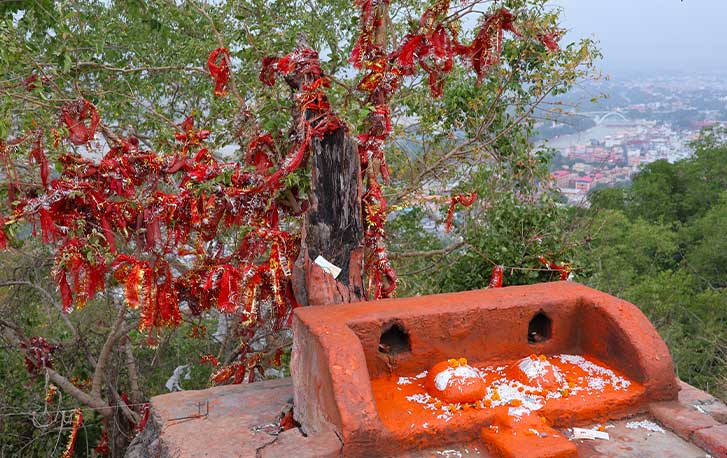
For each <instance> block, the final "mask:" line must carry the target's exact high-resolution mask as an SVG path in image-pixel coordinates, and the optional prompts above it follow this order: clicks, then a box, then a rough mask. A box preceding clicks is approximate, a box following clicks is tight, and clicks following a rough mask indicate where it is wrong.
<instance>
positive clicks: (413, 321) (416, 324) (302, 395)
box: [291, 282, 677, 458]
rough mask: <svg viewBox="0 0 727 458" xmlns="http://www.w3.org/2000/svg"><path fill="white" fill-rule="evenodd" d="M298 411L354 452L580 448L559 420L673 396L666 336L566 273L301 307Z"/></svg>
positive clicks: (560, 453)
mask: <svg viewBox="0 0 727 458" xmlns="http://www.w3.org/2000/svg"><path fill="white" fill-rule="evenodd" d="M291 369H292V371H293V383H294V395H295V406H296V410H295V412H296V417H297V420H298V421H299V422H300V423H301V424H302V425H303V428H304V429H306V430H307V431H309V432H311V433H315V432H318V431H323V430H330V429H333V430H334V431H335V432H336V434H338V435H339V437H341V438H342V442H343V444H344V449H343V454H344V456H346V457H366V456H389V455H395V454H397V453H400V452H401V451H403V450H412V449H427V448H430V447H435V446H441V445H446V444H454V443H479V444H481V445H482V446H483V447H487V448H488V449H490V451H491V452H492V453H494V454H496V455H499V456H503V457H524V458H527V457H543V458H545V457H575V456H578V455H577V450H576V447H575V445H574V443H573V442H571V441H570V440H568V439H567V438H566V437H565V436H564V435H563V434H562V433H561V432H559V430H558V429H556V428H563V427H570V426H578V425H585V424H593V423H598V422H605V421H606V420H610V419H617V418H622V417H625V416H629V415H632V414H635V413H638V412H640V411H643V410H645V409H646V408H647V407H648V404H649V403H650V402H652V401H657V400H668V399H674V398H675V397H676V393H677V382H676V379H675V376H674V370H673V364H672V360H671V357H670V355H669V352H668V350H667V348H666V346H665V345H664V342H663V341H662V340H661V339H660V338H659V336H658V335H657V333H656V331H655V330H654V329H653V327H652V326H651V324H650V323H649V321H648V320H647V319H646V317H645V316H644V315H643V314H642V313H641V312H640V311H639V310H638V309H637V308H636V307H635V306H633V305H632V304H629V303H627V302H624V301H621V300H619V299H616V298H614V297H612V296H609V295H606V294H604V293H601V292H598V291H595V290H593V289H590V288H587V287H585V286H582V285H578V284H574V283H568V282H557V283H547V284H539V285H532V286H523V287H509V288H500V289H491V290H482V291H469V292H464V293H456V294H443V295H436V296H425V297H416V298H407V299H392V300H385V301H378V302H374V303H359V304H350V305H339V306H334V307H330V306H329V307H306V308H301V309H298V310H297V311H296V317H295V321H294V346H293V358H292V362H291Z"/></svg>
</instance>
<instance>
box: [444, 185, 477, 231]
mask: <svg viewBox="0 0 727 458" xmlns="http://www.w3.org/2000/svg"><path fill="white" fill-rule="evenodd" d="M475 200H477V193H476V192H473V193H470V194H455V195H453V196H452V200H451V201H450V203H449V210H447V219H446V220H445V221H444V232H449V231H451V230H452V218H453V217H454V210H455V207H456V206H457V204H460V205H462V206H463V207H471V206H472V204H474V203H475Z"/></svg>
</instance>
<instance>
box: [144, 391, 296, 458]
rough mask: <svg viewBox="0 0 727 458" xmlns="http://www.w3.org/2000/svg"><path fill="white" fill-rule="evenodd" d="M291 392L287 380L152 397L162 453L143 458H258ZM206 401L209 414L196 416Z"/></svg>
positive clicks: (270, 437) (152, 406) (272, 438)
mask: <svg viewBox="0 0 727 458" xmlns="http://www.w3.org/2000/svg"><path fill="white" fill-rule="evenodd" d="M292 392H293V388H292V385H291V382H290V379H282V380H273V381H266V382H260V383H253V384H250V385H230V386H223V387H216V388H210V389H207V390H196V391H179V392H176V393H169V394H164V395H161V396H156V397H154V398H152V400H151V408H152V412H153V418H152V420H153V422H154V428H155V430H156V431H157V434H158V438H157V442H158V448H159V449H160V453H159V455H151V453H153V451H151V450H149V454H148V455H141V457H146V456H149V457H150V458H151V456H154V458H157V456H158V457H159V458H167V457H169V458H171V457H174V458H185V457H187V458H192V457H195V458H201V457H210V458H257V456H258V453H257V452H258V450H261V449H263V448H265V447H266V446H267V445H269V444H271V443H273V442H275V441H276V439H277V436H275V435H273V434H271V433H272V432H276V427H275V425H276V424H277V421H278V418H279V416H280V414H281V411H282V409H283V408H284V407H285V406H286V405H287V404H288V403H289V402H290V401H291V399H292ZM208 402H209V412H208V414H207V415H206V416H199V417H195V416H196V415H197V413H198V405H200V403H201V405H203V407H202V408H201V411H202V413H203V414H204V412H205V410H206V405H207V403H208ZM182 417H192V418H186V419H178V418H182Z"/></svg>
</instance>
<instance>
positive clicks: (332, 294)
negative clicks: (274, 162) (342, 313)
mask: <svg viewBox="0 0 727 458" xmlns="http://www.w3.org/2000/svg"><path fill="white" fill-rule="evenodd" d="M318 256H322V257H323V258H325V259H326V260H327V261H328V262H330V263H332V264H334V265H335V266H337V267H339V268H340V269H341V272H340V274H339V275H338V276H337V277H336V278H334V277H333V275H331V274H330V273H328V272H326V271H324V270H323V269H322V268H321V267H320V266H319V265H318V264H316V263H315V262H314V261H315V260H316V258H318ZM363 257H364V225H363V216H362V212H361V169H360V162H359V158H358V151H357V148H356V144H355V143H354V142H353V140H351V139H350V138H349V137H347V136H346V133H345V131H344V129H338V130H336V131H335V132H332V133H331V134H329V135H327V136H325V137H324V138H323V139H320V140H319V139H316V140H314V141H313V146H312V154H311V191H310V208H309V209H308V211H307V212H306V214H305V218H304V220H303V229H302V231H301V250H300V255H299V256H298V259H297V261H296V263H295V273H294V275H295V278H294V282H293V285H294V286H293V287H294V290H295V296H296V299H297V300H298V302H299V303H300V304H301V305H330V304H340V303H346V302H356V301H360V300H363V298H364V289H363V276H362V275H363V261H364V259H363Z"/></svg>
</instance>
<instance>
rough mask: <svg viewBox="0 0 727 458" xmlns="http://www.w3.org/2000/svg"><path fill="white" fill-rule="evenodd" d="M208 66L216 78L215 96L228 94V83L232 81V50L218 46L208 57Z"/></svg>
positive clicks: (214, 78)
mask: <svg viewBox="0 0 727 458" xmlns="http://www.w3.org/2000/svg"><path fill="white" fill-rule="evenodd" d="M207 68H208V69H209V71H210V75H212V79H213V80H215V92H214V94H215V96H217V97H222V96H224V95H226V94H227V84H228V83H229V81H230V52H229V51H228V50H227V49H226V48H217V49H215V50H214V51H212V52H211V53H210V55H209V57H208V58H207Z"/></svg>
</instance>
